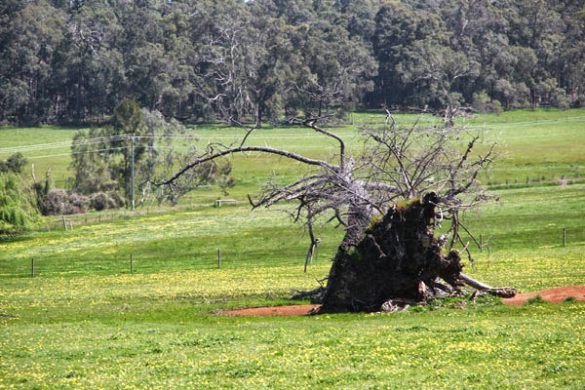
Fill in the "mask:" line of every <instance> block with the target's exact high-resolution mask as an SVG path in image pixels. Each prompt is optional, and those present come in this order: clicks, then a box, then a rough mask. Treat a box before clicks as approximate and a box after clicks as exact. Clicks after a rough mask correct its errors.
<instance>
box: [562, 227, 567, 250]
mask: <svg viewBox="0 0 585 390" xmlns="http://www.w3.org/2000/svg"><path fill="white" fill-rule="evenodd" d="M563 246H567V228H566V227H564V228H563Z"/></svg>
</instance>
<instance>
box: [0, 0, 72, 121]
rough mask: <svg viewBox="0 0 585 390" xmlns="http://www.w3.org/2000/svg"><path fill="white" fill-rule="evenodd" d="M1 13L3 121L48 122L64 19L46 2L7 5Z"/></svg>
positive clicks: (0, 106)
mask: <svg viewBox="0 0 585 390" xmlns="http://www.w3.org/2000/svg"><path fill="white" fill-rule="evenodd" d="M2 7H3V8H2V9H1V13H0V22H1V23H0V26H2V27H0V57H1V60H0V120H6V119H7V120H11V121H17V122H26V123H39V122H42V121H47V120H48V119H50V118H51V116H52V109H53V107H54V103H55V101H56V100H57V96H56V95H55V86H54V85H53V83H52V80H53V76H54V73H55V68H54V60H55V56H56V51H57V48H58V46H59V45H60V44H61V42H62V41H63V38H64V34H63V31H64V25H65V15H64V13H63V12H61V11H60V10H57V9H55V8H53V7H51V6H50V5H49V4H48V3H47V2H46V1H38V2H34V3H32V4H27V5H24V4H22V3H21V2H12V1H9V2H6V3H5V4H4V5H3V6H2Z"/></svg>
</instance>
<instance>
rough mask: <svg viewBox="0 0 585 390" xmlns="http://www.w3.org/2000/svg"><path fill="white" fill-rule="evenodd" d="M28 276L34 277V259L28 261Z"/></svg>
mask: <svg viewBox="0 0 585 390" xmlns="http://www.w3.org/2000/svg"><path fill="white" fill-rule="evenodd" d="M30 276H31V278H34V277H35V258H34V257H32V258H31V259H30Z"/></svg>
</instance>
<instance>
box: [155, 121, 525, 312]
mask: <svg viewBox="0 0 585 390" xmlns="http://www.w3.org/2000/svg"><path fill="white" fill-rule="evenodd" d="M320 120H321V118H310V119H304V120H300V119H292V120H291V122H292V123H293V124H295V125H298V126H303V127H306V128H310V129H312V130H314V131H315V132H317V133H318V134H321V135H323V136H326V137H329V138H331V139H332V140H334V141H335V142H336V143H337V144H338V145H339V153H338V155H337V156H336V159H335V160H336V161H335V162H331V161H328V160H320V159H313V158H309V157H306V156H303V155H300V154H297V153H293V152H289V151H286V150H281V149H275V148H271V147H267V146H247V145H246V142H247V140H248V139H249V137H250V136H251V135H252V132H253V131H254V130H253V129H250V130H249V131H248V132H247V133H246V135H245V136H244V137H243V139H242V141H241V142H240V143H239V144H238V145H231V146H225V145H217V144H212V145H209V146H208V147H207V149H206V150H205V151H204V153H202V154H200V155H198V156H195V158H194V160H193V161H192V162H191V163H189V164H187V165H186V166H184V167H183V168H182V169H181V170H180V171H179V172H177V173H176V174H175V175H174V176H173V177H171V178H169V179H168V180H167V181H165V182H164V183H163V184H165V185H169V186H173V183H174V182H175V181H176V180H177V179H178V178H179V177H181V176H182V175H184V174H185V173H186V172H188V171H189V170H191V169H193V168H195V167H197V166H200V165H201V164H205V163H207V162H209V161H212V160H215V159H218V158H221V157H223V156H227V155H232V154H237V153H245V152H259V153H268V154H275V155H279V156H283V157H286V158H289V159H292V160H296V161H298V162H301V163H303V164H307V165H310V166H314V167H315V168H316V170H315V171H314V172H313V173H312V174H309V175H307V176H305V177H302V178H300V179H298V180H296V181H294V182H292V183H289V184H287V185H284V186H278V185H275V184H273V183H270V184H269V185H268V186H267V188H266V189H265V190H264V191H263V192H262V193H261V194H259V195H258V197H257V198H256V199H252V198H250V197H249V200H250V203H251V205H252V207H253V208H259V207H270V206H272V205H274V204H277V203H281V202H290V201H296V202H297V206H296V208H295V210H294V219H295V220H296V221H303V222H304V223H305V224H306V226H307V230H308V234H309V238H310V244H309V248H308V250H307V254H306V257H305V269H306V267H307V265H308V264H309V263H310V262H311V260H312V258H313V256H314V253H315V251H316V249H317V247H318V245H319V239H318V238H317V237H316V235H315V231H314V226H315V221H316V220H317V218H319V217H323V216H325V217H327V218H328V220H329V221H331V222H333V221H335V222H337V223H338V225H339V226H342V227H343V229H344V231H345V234H344V238H343V240H342V242H341V243H340V245H339V247H338V250H337V253H336V255H335V257H334V259H333V263H332V266H331V270H330V273H329V276H328V278H327V284H326V286H325V287H323V288H321V289H318V290H316V291H315V293H318V295H320V297H319V299H320V300H321V301H322V307H321V309H320V311H321V312H343V311H350V312H353V311H379V310H389V311H393V310H397V309H400V308H401V307H404V306H406V305H412V304H420V303H425V302H427V301H428V300H429V299H433V298H437V297H447V296H454V295H461V294H462V291H461V287H463V286H465V285H467V286H470V287H473V288H475V289H477V290H478V291H480V292H485V293H490V294H495V295H498V296H503V297H510V296H513V295H514V294H515V290H514V289H512V288H493V287H491V286H488V285H486V284H484V283H482V282H479V281H476V280H474V279H473V278H471V277H469V276H467V275H465V274H464V273H462V272H461V271H462V269H463V265H462V264H461V257H460V254H459V251H458V250H457V249H456V248H457V247H461V248H463V249H462V251H463V252H465V253H467V256H468V257H469V260H470V261H473V259H472V257H471V252H470V250H469V245H470V243H473V242H475V243H477V240H476V239H475V237H474V236H473V235H472V233H471V232H470V231H469V229H467V227H466V226H465V225H464V224H463V223H462V221H461V218H460V215H461V213H462V212H463V211H465V210H468V209H470V208H473V207H475V206H477V205H478V204H479V203H481V202H483V201H485V200H487V199H488V198H489V197H488V196H487V195H486V194H485V193H484V192H483V190H482V189H481V187H480V186H479V185H478V182H477V178H478V175H479V173H480V172H481V171H482V170H483V169H485V168H486V167H487V166H488V165H489V164H490V163H491V162H492V157H493V147H492V148H489V149H487V150H486V151H485V153H484V155H483V156H482V155H479V154H476V153H475V146H476V143H477V141H478V137H473V138H471V140H470V141H469V143H468V144H467V147H466V148H464V150H463V151H462V152H459V153H457V152H456V150H457V147H458V146H459V145H460V144H461V141H460V139H459V138H460V136H461V133H459V132H458V131H457V130H454V129H448V128H442V129H436V128H433V129H419V128H417V126H416V125H415V126H413V127H411V128H409V129H406V130H403V129H400V128H398V127H397V126H396V124H395V123H394V121H393V120H392V121H391V123H390V121H386V124H385V125H384V126H380V127H376V128H372V129H368V130H366V131H364V136H365V138H366V139H367V143H366V148H365V152H364V153H363V154H362V155H361V156H359V157H357V158H354V157H353V156H348V155H347V149H346V145H345V142H344V140H343V139H342V138H341V137H339V136H338V135H336V134H334V133H333V132H331V131H328V130H326V129H325V128H323V127H322V126H319V125H318V123H319V121H320ZM441 223H448V224H449V229H448V230H447V231H446V232H445V233H444V234H442V235H440V236H439V237H436V236H435V228H436V227H437V226H439V225H440V224H441Z"/></svg>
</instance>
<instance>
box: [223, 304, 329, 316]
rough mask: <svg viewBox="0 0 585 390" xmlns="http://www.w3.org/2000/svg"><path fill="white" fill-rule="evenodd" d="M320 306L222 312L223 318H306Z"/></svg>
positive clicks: (254, 308)
mask: <svg viewBox="0 0 585 390" xmlns="http://www.w3.org/2000/svg"><path fill="white" fill-rule="evenodd" d="M319 306H320V305H288V306H266V307H251V308H245V309H234V310H223V311H222V312H221V314H222V315H225V316H306V315H309V314H311V312H312V311H313V310H315V309H317V308H318V307H319Z"/></svg>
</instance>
